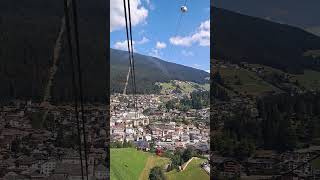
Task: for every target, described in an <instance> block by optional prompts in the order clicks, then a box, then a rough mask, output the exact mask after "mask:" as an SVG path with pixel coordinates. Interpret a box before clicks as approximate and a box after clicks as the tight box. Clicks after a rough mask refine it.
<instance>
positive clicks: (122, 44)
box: [113, 37, 150, 51]
mask: <svg viewBox="0 0 320 180" xmlns="http://www.w3.org/2000/svg"><path fill="white" fill-rule="evenodd" d="M149 41H150V40H149V39H148V38H146V37H143V38H142V39H141V40H140V41H132V44H133V50H134V51H136V49H135V47H136V45H141V44H145V43H147V42H149ZM113 47H114V48H115V49H120V50H124V51H128V41H127V40H124V41H118V42H116V43H115V44H114V45H113Z"/></svg>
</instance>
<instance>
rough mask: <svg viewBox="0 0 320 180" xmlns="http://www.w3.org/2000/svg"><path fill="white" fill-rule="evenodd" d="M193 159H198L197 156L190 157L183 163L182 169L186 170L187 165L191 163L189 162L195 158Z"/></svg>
mask: <svg viewBox="0 0 320 180" xmlns="http://www.w3.org/2000/svg"><path fill="white" fill-rule="evenodd" d="M193 159H198V158H197V157H192V158H190V159H189V160H188V161H187V162H186V163H184V164H183V165H182V168H181V171H183V170H185V169H186V168H187V166H188V165H189V163H190V162H191V161H192V160H193Z"/></svg>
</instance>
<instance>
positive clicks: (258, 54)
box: [211, 7, 320, 73]
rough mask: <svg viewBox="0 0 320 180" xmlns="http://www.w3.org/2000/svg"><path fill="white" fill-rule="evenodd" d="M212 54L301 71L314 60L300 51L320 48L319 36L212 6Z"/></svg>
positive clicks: (217, 57)
mask: <svg viewBox="0 0 320 180" xmlns="http://www.w3.org/2000/svg"><path fill="white" fill-rule="evenodd" d="M211 17H212V21H211V23H212V24H211V27H212V33H213V36H212V40H211V43H212V44H213V51H212V53H213V54H212V57H213V58H215V59H224V60H228V61H232V62H235V63H239V62H242V61H246V62H249V63H257V64H264V65H268V66H272V67H275V68H279V69H283V70H286V71H289V72H294V73H299V72H303V67H310V66H313V65H314V60H312V59H311V60H310V58H309V59H307V58H306V57H304V56H303V54H304V53H305V52H306V51H308V50H316V49H320V37H318V36H315V35H313V34H311V33H308V32H306V31H304V30H302V29H299V28H295V27H292V26H288V25H283V24H278V23H273V22H270V21H267V20H264V19H260V18H255V17H250V16H246V15H241V14H238V13H234V12H231V11H228V10H224V9H220V8H215V7H212V10H211Z"/></svg>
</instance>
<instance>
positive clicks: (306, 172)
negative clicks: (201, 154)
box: [211, 146, 320, 180]
mask: <svg viewBox="0 0 320 180" xmlns="http://www.w3.org/2000/svg"><path fill="white" fill-rule="evenodd" d="M319 154H320V146H312V147H310V148H306V149H299V150H295V151H292V152H285V153H277V152H275V151H271V150H257V151H256V152H255V154H254V155H253V156H252V157H250V158H247V159H244V160H237V159H235V158H231V157H222V156H219V155H218V154H216V153H215V152H213V155H212V156H211V163H212V167H213V168H212V173H213V174H219V176H224V177H227V178H234V177H239V178H241V179H270V180H271V179H274V178H276V177H280V178H281V179H320V157H318V158H314V157H317V156H318V155H319ZM311 158H313V159H312V161H310V160H311Z"/></svg>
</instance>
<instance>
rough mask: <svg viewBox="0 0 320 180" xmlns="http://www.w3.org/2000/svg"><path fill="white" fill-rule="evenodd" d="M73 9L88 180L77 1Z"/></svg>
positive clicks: (85, 153)
mask: <svg viewBox="0 0 320 180" xmlns="http://www.w3.org/2000/svg"><path fill="white" fill-rule="evenodd" d="M72 7H73V11H72V12H73V25H74V34H75V43H76V59H77V62H78V66H77V70H78V81H79V87H80V89H79V95H80V109H81V119H82V132H83V142H84V156H85V162H86V177H87V180H88V174H89V172H88V153H87V140H86V139H87V138H86V129H85V128H86V127H85V123H86V121H85V116H84V107H83V91H82V89H83V85H82V71H81V60H80V46H79V44H80V43H79V31H78V14H77V4H76V0H72Z"/></svg>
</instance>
